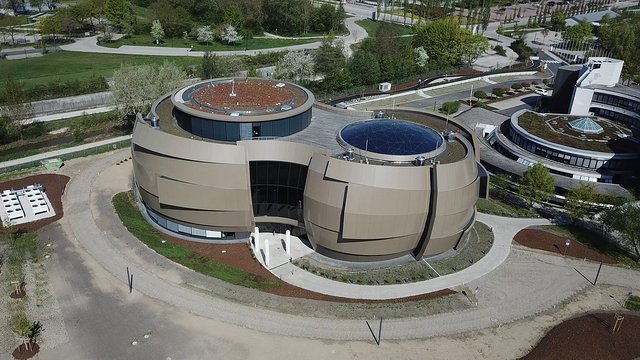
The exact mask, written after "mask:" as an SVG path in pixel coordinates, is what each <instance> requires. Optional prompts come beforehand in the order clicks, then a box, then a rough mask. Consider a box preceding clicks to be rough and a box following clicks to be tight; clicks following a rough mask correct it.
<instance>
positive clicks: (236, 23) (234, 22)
mask: <svg viewBox="0 0 640 360" xmlns="http://www.w3.org/2000/svg"><path fill="white" fill-rule="evenodd" d="M223 22H224V23H225V24H228V25H231V26H233V27H234V28H235V29H242V27H243V26H244V16H243V15H242V10H241V9H240V6H238V4H235V3H234V4H231V5H230V6H227V9H226V10H225V11H224V17H223Z"/></svg>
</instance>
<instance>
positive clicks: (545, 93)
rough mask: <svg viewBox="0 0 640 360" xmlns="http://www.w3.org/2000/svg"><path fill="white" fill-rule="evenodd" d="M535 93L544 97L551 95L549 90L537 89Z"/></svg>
mask: <svg viewBox="0 0 640 360" xmlns="http://www.w3.org/2000/svg"><path fill="white" fill-rule="evenodd" d="M534 92H535V93H536V94H539V95H542V96H547V95H549V91H548V90H547V89H536V90H535V91H534Z"/></svg>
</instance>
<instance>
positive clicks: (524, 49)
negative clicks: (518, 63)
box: [509, 39, 535, 60]
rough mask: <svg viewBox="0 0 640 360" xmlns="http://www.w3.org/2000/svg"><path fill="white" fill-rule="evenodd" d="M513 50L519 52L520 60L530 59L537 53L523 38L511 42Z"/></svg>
mask: <svg viewBox="0 0 640 360" xmlns="http://www.w3.org/2000/svg"><path fill="white" fill-rule="evenodd" d="M509 47H510V48H511V50H513V51H515V52H516V54H518V60H525V59H528V58H529V57H530V56H533V55H535V53H534V52H533V50H531V48H530V47H528V46H527V45H526V43H525V42H524V40H523V39H518V40H516V41H514V42H512V43H511V45H510V46H509Z"/></svg>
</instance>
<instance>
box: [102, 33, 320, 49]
mask: <svg viewBox="0 0 640 360" xmlns="http://www.w3.org/2000/svg"><path fill="white" fill-rule="evenodd" d="M153 40H154V39H153V38H152V37H151V35H150V34H149V35H146V34H145V35H133V36H131V37H128V38H121V39H118V40H115V41H101V42H100V45H101V46H105V47H111V48H119V47H120V46H122V45H136V46H154V47H156V46H157V47H178V48H191V47H192V46H193V48H192V50H193V51H207V50H209V51H241V50H261V49H272V48H278V47H283V46H291V45H302V44H309V43H313V42H317V41H320V40H321V39H300V40H293V39H265V38H261V39H255V38H254V39H245V40H241V41H239V42H238V44H236V45H227V44H223V43H220V42H217V41H214V42H212V43H211V44H209V45H206V44H200V43H198V42H196V41H194V40H192V39H183V38H177V39H174V38H171V39H165V40H164V43H162V44H160V45H154V44H153Z"/></svg>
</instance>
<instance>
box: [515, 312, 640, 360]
mask: <svg viewBox="0 0 640 360" xmlns="http://www.w3.org/2000/svg"><path fill="white" fill-rule="evenodd" d="M621 315H622V316H624V320H623V322H622V325H621V326H620V330H619V331H618V332H616V333H615V334H614V333H612V330H613V326H614V324H615V315H614V314H612V313H594V314H589V315H585V316H581V317H578V318H574V319H571V320H567V321H565V322H563V323H562V324H559V325H558V326H556V327H554V328H553V329H551V331H549V332H548V333H547V334H546V335H545V337H544V338H542V340H540V342H539V343H538V345H536V347H535V348H534V349H533V350H532V351H531V352H530V353H529V354H527V355H526V356H525V357H523V358H522V359H523V360H537V359H563V360H574V359H575V360H584V359H598V360H626V359H629V360H630V359H635V358H637V357H639V356H640V341H638V329H639V328H640V316H637V315H632V314H630V313H624V314H621Z"/></svg>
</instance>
